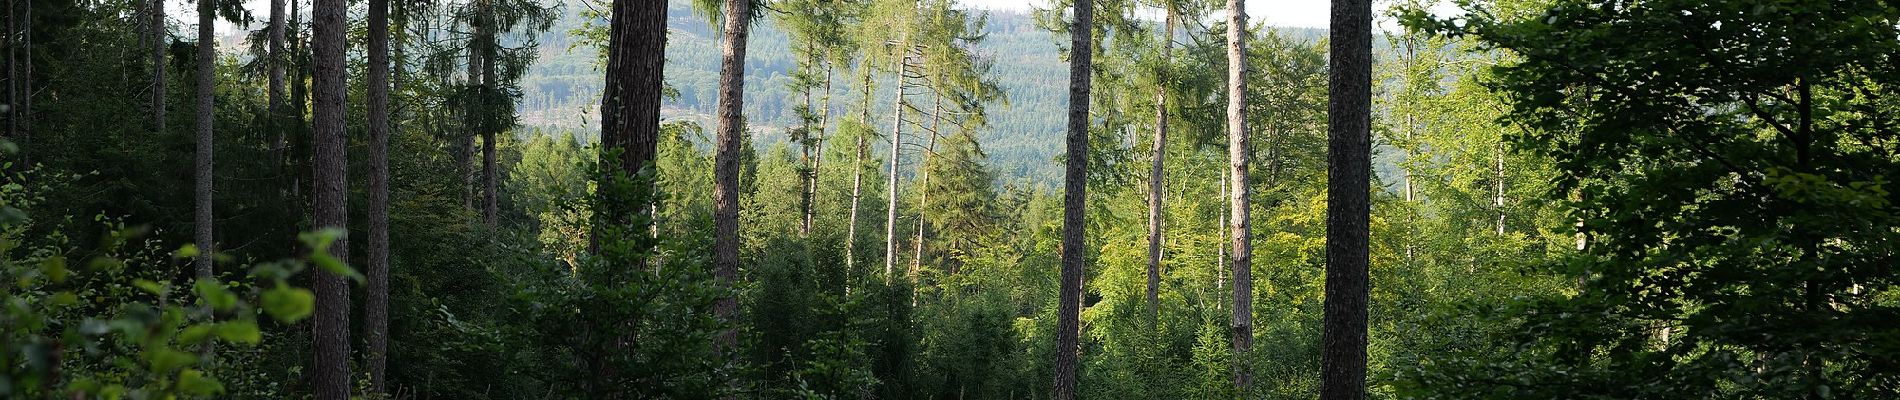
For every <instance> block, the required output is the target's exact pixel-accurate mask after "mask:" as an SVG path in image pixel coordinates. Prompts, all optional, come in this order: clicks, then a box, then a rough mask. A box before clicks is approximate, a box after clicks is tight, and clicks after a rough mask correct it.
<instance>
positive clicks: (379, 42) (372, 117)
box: [363, 0, 390, 393]
mask: <svg viewBox="0 0 1900 400" xmlns="http://www.w3.org/2000/svg"><path fill="white" fill-rule="evenodd" d="M368 25H369V84H368V85H367V86H368V92H369V246H368V247H369V257H368V258H369V271H368V274H366V275H368V277H369V283H368V284H369V287H368V288H367V289H366V291H367V292H368V293H367V294H366V297H368V299H369V300H368V304H365V305H364V306H363V308H364V309H363V318H364V319H367V320H368V321H365V322H364V327H363V330H364V331H366V332H365V334H366V335H368V336H369V337H368V338H367V342H368V343H366V344H367V345H368V346H369V362H368V363H367V364H369V365H368V367H369V389H370V392H371V393H386V390H385V389H386V388H387V387H388V383H389V382H388V376H387V375H385V374H384V373H385V372H386V370H385V367H386V366H388V354H389V134H390V129H389V89H390V85H389V0H369V24H368Z"/></svg>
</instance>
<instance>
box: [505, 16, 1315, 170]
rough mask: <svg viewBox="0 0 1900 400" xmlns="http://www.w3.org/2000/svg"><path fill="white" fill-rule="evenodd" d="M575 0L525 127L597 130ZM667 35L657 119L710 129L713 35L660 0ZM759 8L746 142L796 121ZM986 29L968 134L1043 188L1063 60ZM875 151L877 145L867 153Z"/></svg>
mask: <svg viewBox="0 0 1900 400" xmlns="http://www.w3.org/2000/svg"><path fill="white" fill-rule="evenodd" d="M588 11H590V10H589V9H588V8H587V6H586V5H585V4H582V3H575V2H569V3H567V4H566V5H565V6H564V7H563V9H562V11H561V12H562V16H561V18H560V20H558V21H557V22H556V23H555V26H554V28H553V29H550V30H549V31H548V32H546V33H544V34H542V35H541V37H540V38H539V39H540V45H541V47H540V48H541V57H540V59H539V60H537V62H536V64H535V66H534V67H533V68H532V69H531V70H530V71H529V72H528V75H527V76H525V77H523V78H522V80H521V90H522V96H521V100H520V105H519V107H520V114H521V123H522V125H523V126H526V127H539V128H553V129H554V130H568V131H575V132H578V133H580V134H579V135H577V136H579V137H583V138H589V137H592V136H593V135H594V133H593V132H595V131H597V130H598V129H599V128H600V127H599V125H598V124H599V121H598V120H596V118H597V115H598V114H597V113H596V112H595V110H596V109H598V108H599V106H600V104H599V103H600V97H599V96H600V90H601V85H602V82H601V79H600V70H599V67H598V65H599V55H598V54H597V51H596V49H595V48H594V47H592V46H576V45H574V44H575V43H576V38H577V37H578V36H577V35H575V34H574V32H575V31H576V30H578V29H582V28H584V27H585V26H587V24H589V23H590V22H591V23H593V24H596V25H600V24H605V20H604V19H598V18H590V17H589V16H588V14H589V12H588ZM667 11H668V21H667V26H668V28H669V35H668V36H667V42H666V81H667V83H668V84H669V85H671V86H672V87H673V88H674V89H677V90H678V91H679V97H677V98H674V99H669V100H668V101H667V102H666V104H665V106H664V111H662V115H663V117H664V118H665V119H667V120H678V119H686V120H693V121H699V122H701V123H702V125H703V126H706V127H708V128H710V127H711V126H712V114H713V104H714V102H715V101H717V100H718V95H717V90H718V88H719V42H718V41H717V38H718V37H717V35H715V31H714V29H713V27H712V26H711V24H710V23H709V21H708V20H707V19H706V17H705V16H703V15H700V14H698V13H696V12H694V11H693V9H692V7H691V6H690V5H689V3H688V2H686V1H684V0H669V4H668V10H667ZM774 12H776V11H770V10H768V11H766V13H767V15H766V17H765V19H764V20H761V21H759V22H758V23H756V24H755V25H754V26H753V29H752V35H751V40H750V41H749V42H748V44H747V49H746V50H747V52H746V74H745V81H746V86H745V88H746V90H745V115H746V119H747V121H748V123H750V124H752V125H751V126H752V133H753V135H754V137H753V141H754V143H758V144H760V145H761V146H769V145H771V144H774V143H779V142H783V141H785V138H786V136H785V135H784V134H783V132H784V129H785V127H787V126H789V125H790V124H792V123H794V122H795V121H796V119H797V118H796V116H795V114H794V113H793V111H792V105H793V104H794V102H796V101H799V99H798V95H797V93H795V92H793V91H791V90H790V89H788V87H789V86H788V84H789V83H790V81H791V79H792V78H791V71H792V69H793V68H794V67H795V66H796V65H797V63H796V61H795V60H793V59H792V52H791V50H790V49H789V48H788V47H787V46H788V43H789V39H788V38H787V36H786V35H785V33H784V32H783V31H780V30H779V28H778V26H777V24H776V23H773V22H772V18H774V16H773V15H771V13H774ZM1282 31H1283V32H1290V33H1291V36H1292V37H1296V38H1300V39H1302V40H1317V38H1319V37H1321V36H1322V35H1324V33H1325V31H1324V30H1318V29H1294V30H1290V31H1289V30H1282ZM985 33H986V34H987V36H986V37H985V39H984V40H983V42H982V43H981V44H980V45H979V49H978V54H979V55H980V56H984V57H994V58H995V61H996V62H995V65H994V67H993V68H992V69H991V70H990V73H991V74H992V75H991V76H992V77H993V78H994V79H995V80H996V82H997V83H998V84H1000V85H1001V86H1002V88H1003V90H1004V92H1005V93H1007V95H1008V104H1003V105H999V106H996V107H992V108H991V110H990V113H991V115H990V116H989V120H990V124H989V126H988V127H987V128H984V129H983V131H982V132H980V133H979V134H978V135H977V138H978V140H980V141H981V143H982V146H983V149H984V151H985V152H986V153H988V155H989V156H990V157H989V168H991V170H992V171H994V172H996V173H997V174H998V176H1000V177H1001V178H1002V179H1001V181H1002V182H1019V181H1024V180H1027V181H1030V182H1034V183H1037V184H1042V185H1053V184H1055V183H1056V182H1058V180H1059V179H1060V177H1061V176H1062V169H1061V165H1060V164H1057V163H1055V162H1054V160H1055V157H1056V156H1057V155H1059V154H1060V153H1061V150H1062V148H1061V144H1062V140H1061V138H1062V128H1063V119H1064V117H1065V115H1064V114H1063V113H1060V112H1053V111H1051V110H1061V109H1063V107H1066V105H1067V101H1068V100H1067V99H1068V91H1067V87H1068V86H1067V85H1068V76H1069V75H1068V66H1067V64H1065V62H1064V61H1063V60H1062V58H1061V56H1060V54H1059V53H1058V49H1057V47H1056V42H1057V41H1058V39H1059V38H1057V37H1056V36H1055V34H1052V33H1050V32H1049V31H1046V30H1042V29H1040V28H1037V27H1036V25H1035V21H1034V19H1033V17H1032V16H1030V15H1029V14H1026V13H1020V12H990V13H989V20H988V24H987V25H986V26H985ZM849 75H850V72H849V71H847V70H843V68H842V67H841V68H840V71H839V72H838V76H837V79H838V80H839V82H838V83H837V84H836V85H834V86H833V90H834V92H833V96H832V101H833V108H832V112H833V113H838V114H842V113H845V112H849V111H851V110H855V107H856V106H855V104H857V102H858V101H859V98H860V97H859V96H860V95H859V94H858V93H855V91H856V89H855V85H853V84H850V82H846V81H847V80H849V79H850V78H851V77H850V76H849ZM879 81H880V83H879V85H878V86H879V87H880V89H879V90H880V94H876V95H873V96H872V100H873V101H874V102H875V103H876V106H875V107H874V110H873V111H872V115H876V116H881V117H876V118H872V121H873V123H874V124H875V125H878V126H882V127H883V128H881V129H889V117H888V116H889V115H890V109H891V96H890V95H889V94H888V93H887V92H885V91H887V90H888V89H887V88H888V87H889V86H888V84H889V82H888V81H889V77H888V76H886V77H883V78H880V79H879ZM874 153H877V152H874Z"/></svg>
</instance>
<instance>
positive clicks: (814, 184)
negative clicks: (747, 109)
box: [805, 60, 832, 227]
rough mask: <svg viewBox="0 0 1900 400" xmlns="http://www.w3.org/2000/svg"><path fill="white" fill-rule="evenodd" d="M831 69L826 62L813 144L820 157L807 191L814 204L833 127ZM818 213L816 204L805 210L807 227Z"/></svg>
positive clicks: (814, 161)
mask: <svg viewBox="0 0 1900 400" xmlns="http://www.w3.org/2000/svg"><path fill="white" fill-rule="evenodd" d="M831 68H832V63H831V61H830V60H826V61H825V95H824V98H823V99H822V100H820V101H819V102H820V103H823V105H822V106H821V107H820V108H819V112H818V136H816V137H814V138H813V143H812V146H811V147H812V148H813V149H816V152H817V153H818V155H817V156H816V157H813V158H812V159H811V186H810V188H808V189H807V190H809V191H810V193H807V194H806V195H805V196H806V197H807V198H810V199H811V201H813V202H816V201H818V176H819V171H823V170H824V167H825V139H826V138H827V137H829V134H828V133H826V132H825V130H826V129H829V128H828V127H830V126H831V72H832V69H831ZM817 213H818V206H817V205H816V204H814V205H812V206H811V207H806V208H805V226H806V227H810V226H812V225H814V224H816V223H817Z"/></svg>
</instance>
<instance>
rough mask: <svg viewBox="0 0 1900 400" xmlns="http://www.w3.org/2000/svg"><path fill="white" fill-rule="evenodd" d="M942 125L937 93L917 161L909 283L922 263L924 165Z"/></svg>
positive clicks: (926, 194)
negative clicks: (914, 233) (927, 137)
mask: <svg viewBox="0 0 1900 400" xmlns="http://www.w3.org/2000/svg"><path fill="white" fill-rule="evenodd" d="M942 125H943V95H937V96H936V100H934V103H933V104H931V106H930V144H929V145H926V146H924V155H923V157H922V160H918V162H917V240H916V241H914V242H911V245H912V247H914V248H913V249H912V254H911V257H910V275H911V277H910V279H911V284H912V285H915V284H917V273H918V271H919V268H921V267H923V264H924V229H926V228H927V227H926V226H925V225H924V210H928V209H930V170H927V169H924V166H925V165H927V164H929V163H930V158H931V156H933V155H935V154H936V151H937V136H938V133H937V128H939V127H941V126H942ZM911 293H912V295H911V305H916V303H917V296H916V294H915V293H916V289H912V291H911Z"/></svg>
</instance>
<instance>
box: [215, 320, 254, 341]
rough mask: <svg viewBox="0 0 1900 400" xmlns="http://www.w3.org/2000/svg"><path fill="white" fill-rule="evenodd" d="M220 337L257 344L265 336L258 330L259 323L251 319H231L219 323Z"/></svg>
mask: <svg viewBox="0 0 1900 400" xmlns="http://www.w3.org/2000/svg"><path fill="white" fill-rule="evenodd" d="M218 337H219V338H222V339H224V341H226V342H230V343H243V344H257V343H258V342H260V341H263V340H264V336H263V335H262V334H260V333H259V332H258V331H257V324H256V323H252V322H250V321H229V322H225V323H221V324H218Z"/></svg>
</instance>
